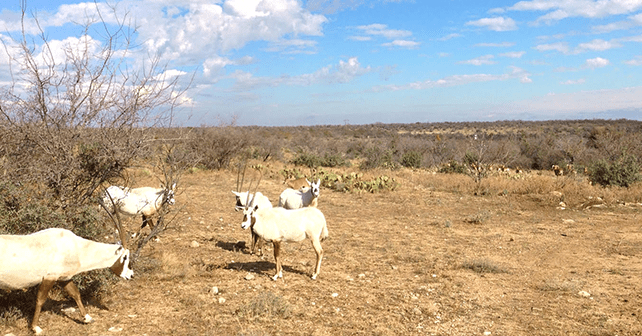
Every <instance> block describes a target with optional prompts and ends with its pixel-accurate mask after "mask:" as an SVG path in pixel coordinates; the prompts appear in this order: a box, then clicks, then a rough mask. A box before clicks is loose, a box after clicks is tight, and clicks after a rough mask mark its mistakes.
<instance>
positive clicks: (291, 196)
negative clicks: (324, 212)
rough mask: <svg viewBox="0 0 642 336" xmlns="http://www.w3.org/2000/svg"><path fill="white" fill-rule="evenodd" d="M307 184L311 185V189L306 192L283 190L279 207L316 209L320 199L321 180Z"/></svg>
mask: <svg viewBox="0 0 642 336" xmlns="http://www.w3.org/2000/svg"><path fill="white" fill-rule="evenodd" d="M306 181H307V180H306ZM307 182H308V184H310V188H309V189H307V190H306V191H301V190H294V189H291V188H288V189H285V190H283V192H282V193H281V195H280V196H279V207H283V208H286V209H299V208H304V207H315V208H316V206H317V204H318V199H319V187H320V185H321V179H318V180H317V182H316V183H314V182H310V181H307Z"/></svg>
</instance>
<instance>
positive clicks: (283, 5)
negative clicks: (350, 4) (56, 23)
mask: <svg viewBox="0 0 642 336" xmlns="http://www.w3.org/2000/svg"><path fill="white" fill-rule="evenodd" d="M124 2H126V3H124ZM120 4H121V5H122V7H127V8H128V9H129V10H130V11H131V15H132V16H133V17H135V18H136V20H137V21H136V24H137V27H139V28H138V31H139V36H138V39H139V41H144V42H143V43H144V45H145V46H146V48H147V49H148V52H149V53H151V54H157V53H158V54H162V55H164V56H165V57H166V58H167V59H177V58H180V57H182V56H185V55H189V56H190V57H192V58H207V57H209V55H212V54H221V53H225V52H228V51H230V50H234V49H240V48H242V47H244V46H245V45H246V44H247V43H249V42H252V41H270V42H274V43H275V44H277V45H279V44H280V45H283V43H284V42H283V40H286V39H289V38H287V37H294V38H292V39H293V40H300V39H301V38H300V37H301V36H303V35H310V36H321V35H322V34H323V32H322V28H323V24H325V23H326V22H327V19H326V18H325V17H324V16H323V15H318V14H312V13H310V12H309V11H307V10H305V9H303V8H302V7H301V3H300V2H299V1H296V0H280V1H258V0H250V1H245V0H227V1H225V2H224V3H223V4H222V5H221V4H218V3H209V2H198V1H196V2H189V1H181V0H179V1H174V2H172V5H165V4H164V3H163V2H149V1H146V2H139V1H134V0H123V2H121V3H120ZM174 8H177V9H178V10H172V11H171V13H172V15H169V12H170V10H171V9H174ZM293 44H296V41H295V42H293ZM272 47H274V46H272ZM274 50H282V49H278V48H276V49H274ZM285 50H288V51H291V49H287V48H286V49H285Z"/></svg>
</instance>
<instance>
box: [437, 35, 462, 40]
mask: <svg viewBox="0 0 642 336" xmlns="http://www.w3.org/2000/svg"><path fill="white" fill-rule="evenodd" d="M462 36H463V35H461V34H458V33H452V34H448V35H446V36H444V37H440V38H438V39H437V40H438V41H448V40H451V39H454V38H457V37H462Z"/></svg>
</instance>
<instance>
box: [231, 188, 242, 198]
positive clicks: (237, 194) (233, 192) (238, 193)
mask: <svg viewBox="0 0 642 336" xmlns="http://www.w3.org/2000/svg"><path fill="white" fill-rule="evenodd" d="M232 194H234V195H235V196H239V197H241V193H240V192H236V191H234V190H232Z"/></svg>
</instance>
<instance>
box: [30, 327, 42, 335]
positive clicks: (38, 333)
mask: <svg viewBox="0 0 642 336" xmlns="http://www.w3.org/2000/svg"><path fill="white" fill-rule="evenodd" d="M31 330H32V331H33V333H34V334H36V335H40V334H41V333H42V328H40V327H39V326H35V327H33V328H31Z"/></svg>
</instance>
